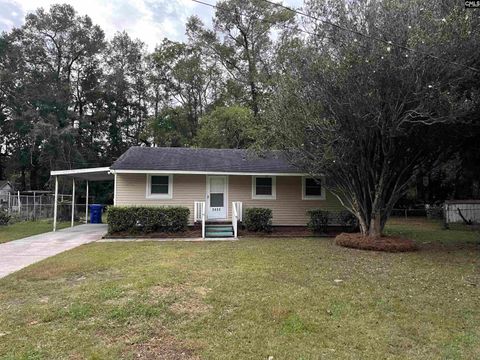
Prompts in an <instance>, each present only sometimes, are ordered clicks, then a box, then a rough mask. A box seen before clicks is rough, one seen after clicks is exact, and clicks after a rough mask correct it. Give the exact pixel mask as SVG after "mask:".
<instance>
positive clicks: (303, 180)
mask: <svg viewBox="0 0 480 360" xmlns="http://www.w3.org/2000/svg"><path fill="white" fill-rule="evenodd" d="M307 178H311V176H302V200H325V199H326V194H325V176H320V181H321V186H322V194H321V195H320V196H312V195H306V194H305V180H306V179H307Z"/></svg>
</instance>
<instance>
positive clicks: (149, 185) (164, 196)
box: [145, 174, 173, 199]
mask: <svg viewBox="0 0 480 360" xmlns="http://www.w3.org/2000/svg"><path fill="white" fill-rule="evenodd" d="M152 176H155V174H147V192H146V195H145V197H146V198H147V199H171V198H173V175H172V174H164V175H163V176H168V194H152Z"/></svg>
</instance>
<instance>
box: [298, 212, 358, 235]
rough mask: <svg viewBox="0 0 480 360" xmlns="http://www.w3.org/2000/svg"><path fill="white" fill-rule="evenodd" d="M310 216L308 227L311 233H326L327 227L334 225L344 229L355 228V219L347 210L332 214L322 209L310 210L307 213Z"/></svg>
mask: <svg viewBox="0 0 480 360" xmlns="http://www.w3.org/2000/svg"><path fill="white" fill-rule="evenodd" d="M307 213H308V215H309V216H310V220H309V221H308V227H309V228H310V230H312V231H313V232H327V229H328V225H331V224H335V225H337V224H338V225H341V226H344V227H356V226H357V218H356V217H355V215H353V214H352V213H351V212H350V211H348V210H340V211H338V212H332V211H328V210H322V209H312V210H308V211H307Z"/></svg>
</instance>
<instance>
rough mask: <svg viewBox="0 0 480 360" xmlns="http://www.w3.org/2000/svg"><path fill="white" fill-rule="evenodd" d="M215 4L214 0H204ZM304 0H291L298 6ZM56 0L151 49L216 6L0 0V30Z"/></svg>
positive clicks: (181, 36)
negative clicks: (191, 18) (123, 32)
mask: <svg viewBox="0 0 480 360" xmlns="http://www.w3.org/2000/svg"><path fill="white" fill-rule="evenodd" d="M205 2H209V3H211V4H214V3H215V2H216V1H215V0H205ZM301 2H302V0H289V1H287V4H289V5H291V6H298V5H299V4H301ZM56 3H67V4H70V5H72V6H73V7H74V8H75V10H76V11H77V13H78V14H79V15H88V16H90V17H91V18H92V21H93V22H94V23H95V24H97V25H100V27H101V28H102V29H103V30H104V31H105V34H106V36H107V38H112V37H113V35H114V34H115V33H116V32H117V31H126V32H127V33H128V34H129V35H130V36H131V37H132V38H138V39H140V40H142V41H143V42H145V43H146V44H147V46H148V48H149V49H150V50H153V49H154V48H155V45H156V44H158V43H160V42H161V41H162V39H163V38H165V37H167V38H169V39H171V40H177V41H182V40H185V23H186V21H187V19H188V17H189V16H191V15H197V16H199V17H200V19H202V21H203V22H204V23H205V24H206V25H210V24H211V18H212V17H213V15H214V9H212V8H211V7H208V6H204V5H201V4H198V3H195V2H193V1H191V0H63V1H53V0H0V30H4V31H9V30H10V29H11V28H12V27H18V26H21V25H22V24H23V21H24V18H25V15H26V14H27V13H29V12H33V11H35V10H36V9H37V8H39V7H43V8H45V9H48V8H49V7H50V6H51V5H53V4H56Z"/></svg>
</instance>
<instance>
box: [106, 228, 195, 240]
mask: <svg viewBox="0 0 480 360" xmlns="http://www.w3.org/2000/svg"><path fill="white" fill-rule="evenodd" d="M201 237H202V230H201V229H198V228H194V227H189V228H188V229H187V230H186V231H182V232H173V233H169V232H152V233H148V234H143V233H139V234H134V233H130V232H127V231H121V232H116V233H112V234H107V235H105V236H104V239H119V238H120V239H165V238H201Z"/></svg>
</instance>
